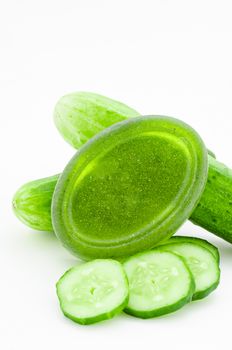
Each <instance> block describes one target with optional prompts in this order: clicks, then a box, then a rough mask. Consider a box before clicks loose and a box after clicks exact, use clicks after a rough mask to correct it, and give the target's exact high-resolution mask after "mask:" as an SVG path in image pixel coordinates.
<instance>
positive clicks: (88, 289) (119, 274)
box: [56, 259, 128, 324]
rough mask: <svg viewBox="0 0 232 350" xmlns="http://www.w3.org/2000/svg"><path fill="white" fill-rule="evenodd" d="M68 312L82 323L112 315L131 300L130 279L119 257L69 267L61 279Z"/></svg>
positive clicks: (62, 299)
mask: <svg viewBox="0 0 232 350" xmlns="http://www.w3.org/2000/svg"><path fill="white" fill-rule="evenodd" d="M56 287H57V295H58V298H59V301H60V307H61V310H62V311H63V313H64V315H65V316H67V317H68V318H70V319H71V320H73V321H75V322H77V323H80V324H91V323H95V322H99V321H102V320H106V319H110V318H112V317H113V316H115V315H117V314H118V313H120V312H121V311H122V310H123V309H124V307H125V306H126V304H127V302H128V282H127V278H126V275H125V272H124V270H123V267H122V265H121V264H120V263H119V262H117V261H115V260H110V259H109V260H101V259H98V260H93V261H90V262H88V263H85V264H82V265H78V266H75V267H73V268H71V269H70V270H68V271H67V272H66V273H65V274H64V275H63V276H62V277H61V278H60V279H59V281H58V282H57V285H56Z"/></svg>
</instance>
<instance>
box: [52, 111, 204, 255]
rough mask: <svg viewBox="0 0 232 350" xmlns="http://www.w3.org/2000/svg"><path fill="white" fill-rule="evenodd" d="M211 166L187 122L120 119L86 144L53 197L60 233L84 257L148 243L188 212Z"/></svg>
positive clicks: (118, 252) (174, 227)
mask: <svg viewBox="0 0 232 350" xmlns="http://www.w3.org/2000/svg"><path fill="white" fill-rule="evenodd" d="M207 169H208V164H207V151H206V148H205V146H204V144H203V142H202V140H201V138H200V137H199V135H198V134H197V133H196V132H195V131H194V130H193V129H191V128H190V127H189V126H188V125H186V124H184V123H183V122H180V121H178V120H176V119H174V118H168V117H160V116H146V117H137V118H133V119H130V120H127V121H123V122H121V123H118V124H116V125H114V126H112V127H110V128H108V129H106V130H104V131H103V132H101V133H100V134H98V135H97V136H95V137H94V138H92V139H91V140H90V141H89V142H88V143H87V144H86V145H84V146H83V147H82V148H81V150H80V151H79V152H77V153H76V155H75V156H74V157H73V159H72V160H71V161H70V162H69V164H68V165H67V167H66V168H65V170H64V172H63V174H62V175H61V177H60V179H59V181H58V184H57V186H56V189H55V193H54V197H53V202H52V220H53V226H54V229H55V232H56V235H57V237H58V238H59V239H60V240H61V242H62V243H63V245H64V246H65V247H67V248H68V249H69V250H71V251H72V252H73V253H74V254H75V255H78V256H81V257H84V258H87V259H90V258H96V257H98V258H109V257H114V258H117V257H121V256H128V255H131V254H134V253H136V252H138V251H141V250H144V249H148V248H151V247H153V246H155V245H156V244H157V243H158V242H160V241H161V240H163V239H166V238H168V237H170V236H171V235H172V234H173V233H175V232H176V230H177V229H178V228H179V227H180V226H181V225H182V224H183V222H184V221H185V220H186V219H188V218H189V216H190V215H191V213H192V211H193V209H194V208H195V206H196V204H197V203H198V200H199V199H200V196H201V194H202V192H203V190H204V186H205V182H206V178H207Z"/></svg>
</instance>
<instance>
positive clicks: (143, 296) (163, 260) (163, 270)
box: [123, 249, 195, 318]
mask: <svg viewBox="0 0 232 350" xmlns="http://www.w3.org/2000/svg"><path fill="white" fill-rule="evenodd" d="M123 266H124V269H125V271H126V274H127V277H128V281H129V302H128V305H127V307H126V309H125V310H124V311H125V312H126V313H128V314H131V315H134V316H136V317H140V318H151V317H157V316H161V315H164V314H168V313H170V312H173V311H176V310H178V309H180V308H181V307H182V306H184V305H185V304H186V303H188V302H190V301H191V298H192V294H193V292H194V288H195V285H194V280H193V278H192V275H191V272H190V271H189V269H188V267H187V266H186V264H185V262H184V260H183V259H182V258H181V257H179V256H178V255H176V254H173V253H170V252H165V251H160V250H158V249H155V250H152V251H149V252H145V253H140V254H137V255H135V256H133V257H131V258H129V259H127V260H126V261H125V262H124V264H123Z"/></svg>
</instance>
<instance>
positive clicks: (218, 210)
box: [190, 156, 232, 243]
mask: <svg viewBox="0 0 232 350" xmlns="http://www.w3.org/2000/svg"><path fill="white" fill-rule="evenodd" d="M190 220H191V221H192V222H193V223H194V224H196V225H198V226H201V227H203V228H205V229H206V230H208V231H210V232H212V233H214V234H216V235H217V236H219V237H221V238H223V239H224V240H226V241H228V242H230V243H232V170H231V169H229V168H228V167H226V166H225V165H224V164H222V163H219V162H218V161H217V160H216V159H214V158H212V157H210V156H209V173H208V180H207V184H206V187H205V190H204V192H203V195H202V197H201V199H200V202H199V204H198V206H197V207H196V209H195V211H194V212H193V213H192V215H191V218H190Z"/></svg>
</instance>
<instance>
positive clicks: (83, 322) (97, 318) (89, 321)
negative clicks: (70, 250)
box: [56, 259, 129, 325]
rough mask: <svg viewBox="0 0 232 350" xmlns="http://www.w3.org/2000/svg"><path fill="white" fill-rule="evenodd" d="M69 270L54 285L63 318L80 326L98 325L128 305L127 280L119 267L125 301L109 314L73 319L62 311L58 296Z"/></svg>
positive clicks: (60, 300) (60, 299)
mask: <svg viewBox="0 0 232 350" xmlns="http://www.w3.org/2000/svg"><path fill="white" fill-rule="evenodd" d="M108 260H111V259H108ZM113 261H114V262H115V260H113ZM118 264H119V265H121V264H120V263H119V262H118ZM70 270H72V268H70V269H69V270H67V271H66V272H65V273H64V274H63V276H61V277H60V279H59V281H58V282H57V283H56V294H57V296H58V299H59V303H60V308H61V310H62V312H63V314H64V316H65V317H67V318H69V319H70V320H72V321H74V322H76V323H79V324H80V325H91V324H94V323H98V322H100V321H106V320H109V319H111V318H113V317H115V316H117V315H119V314H120V313H121V312H122V311H123V310H124V309H125V307H126V306H127V304H128V301H129V287H128V279H127V276H126V273H125V271H124V269H123V267H122V265H121V271H122V275H123V276H124V281H125V285H127V287H128V293H127V295H126V297H125V299H124V300H123V302H122V303H121V304H120V305H119V306H118V307H117V308H115V309H114V310H111V311H110V312H107V313H103V314H101V315H98V316H94V317H88V318H78V317H74V316H73V315H71V314H69V313H67V312H66V311H65V310H64V308H63V307H62V298H60V296H59V283H60V282H62V279H63V278H65V276H66V275H67V274H68V273H69V271H70Z"/></svg>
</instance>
